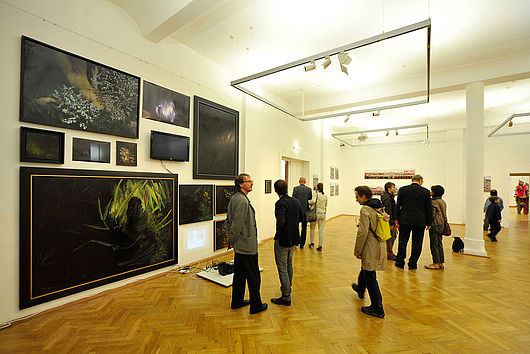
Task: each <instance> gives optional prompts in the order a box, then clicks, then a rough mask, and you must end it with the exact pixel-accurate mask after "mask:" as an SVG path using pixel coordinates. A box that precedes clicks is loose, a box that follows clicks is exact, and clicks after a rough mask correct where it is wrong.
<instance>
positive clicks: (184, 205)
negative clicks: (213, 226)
mask: <svg viewBox="0 0 530 354" xmlns="http://www.w3.org/2000/svg"><path fill="white" fill-rule="evenodd" d="M212 219H213V185H193V184H191V185H180V186H179V224H180V225H183V224H191V223H194V222H201V221H207V220H212Z"/></svg>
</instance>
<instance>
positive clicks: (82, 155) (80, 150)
mask: <svg viewBox="0 0 530 354" xmlns="http://www.w3.org/2000/svg"><path fill="white" fill-rule="evenodd" d="M72 160H74V161H89V162H106V163H110V143H109V142H107V141H97V140H88V139H81V138H74V139H73V153H72Z"/></svg>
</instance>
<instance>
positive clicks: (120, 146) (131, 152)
mask: <svg viewBox="0 0 530 354" xmlns="http://www.w3.org/2000/svg"><path fill="white" fill-rule="evenodd" d="M136 149H137V146H136V143H128V142H125V141H116V165H118V166H137V164H138V158H137V154H136V153H137V151H136Z"/></svg>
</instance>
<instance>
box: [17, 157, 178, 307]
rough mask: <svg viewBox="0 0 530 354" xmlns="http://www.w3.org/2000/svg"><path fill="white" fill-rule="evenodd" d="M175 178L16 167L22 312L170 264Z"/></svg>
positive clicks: (175, 254) (174, 239)
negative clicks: (18, 174)
mask: <svg viewBox="0 0 530 354" xmlns="http://www.w3.org/2000/svg"><path fill="white" fill-rule="evenodd" d="M177 186H178V176H177V175H170V174H161V173H143V172H140V173H135V172H121V171H98V170H75V169H57V168H44V167H40V168H33V167H21V168H20V255H19V258H20V279H19V281H20V301H19V304H20V305H19V306H20V308H21V309H23V308H27V307H31V306H34V305H37V304H40V303H44V302H47V301H50V300H54V299H58V298H61V297H64V296H67V295H71V294H74V293H78V292H81V291H85V290H88V289H91V288H94V287H98V286H101V285H104V284H108V283H111V282H115V281H118V280H121V279H125V278H128V277H132V276H135V275H138V274H142V273H145V272H149V271H152V270H155V269H159V268H162V267H166V266H169V265H171V264H175V263H177V261H178V259H177V258H178V252H177V246H178V240H177V238H178V226H177V224H176V213H175V211H176V210H177V208H178V205H177V204H178V201H177V198H176V189H177Z"/></svg>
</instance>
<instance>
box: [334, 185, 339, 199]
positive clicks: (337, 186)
mask: <svg viewBox="0 0 530 354" xmlns="http://www.w3.org/2000/svg"><path fill="white" fill-rule="evenodd" d="M335 195H336V196H338V195H339V185H338V184H336V185H335Z"/></svg>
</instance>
